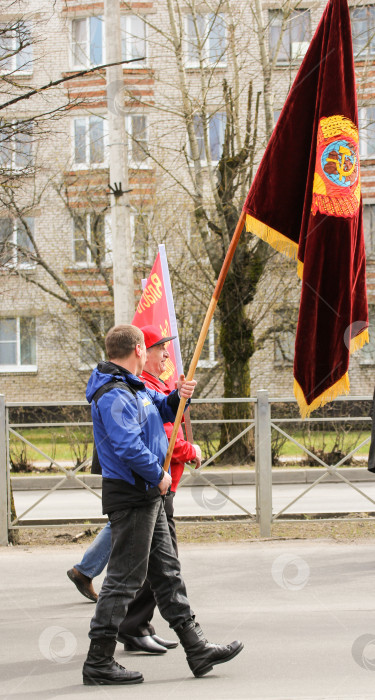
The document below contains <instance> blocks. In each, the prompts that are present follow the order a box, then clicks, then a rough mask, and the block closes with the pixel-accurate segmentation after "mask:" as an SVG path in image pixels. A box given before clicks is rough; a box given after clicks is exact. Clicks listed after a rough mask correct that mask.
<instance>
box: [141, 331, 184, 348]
mask: <svg viewBox="0 0 375 700" xmlns="http://www.w3.org/2000/svg"><path fill="white" fill-rule="evenodd" d="M140 330H141V331H142V333H143V335H144V337H145V343H146V348H147V350H148V349H149V348H153V347H154V345H161V344H162V343H167V342H168V340H173V339H174V338H176V337H177V336H176V335H170V336H168V337H167V338H163V336H162V334H161V332H160V330H159V328H157V327H156V326H143V328H141V329H140Z"/></svg>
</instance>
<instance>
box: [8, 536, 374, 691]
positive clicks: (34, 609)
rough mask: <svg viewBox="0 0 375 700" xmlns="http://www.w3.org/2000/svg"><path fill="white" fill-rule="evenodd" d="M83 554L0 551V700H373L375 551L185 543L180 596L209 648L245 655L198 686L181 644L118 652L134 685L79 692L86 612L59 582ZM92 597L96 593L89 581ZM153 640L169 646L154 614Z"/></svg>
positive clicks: (320, 545)
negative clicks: (160, 652)
mask: <svg viewBox="0 0 375 700" xmlns="http://www.w3.org/2000/svg"><path fill="white" fill-rule="evenodd" d="M83 551H84V548H79V547H74V548H72V547H66V548H61V549H59V548H58V547H48V548H44V549H42V548H32V549H27V548H23V547H20V548H18V547H14V548H6V547H5V548H0V568H1V572H2V573H1V578H0V591H1V595H0V608H1V620H2V622H1V625H0V635H1V644H0V663H1V666H0V669H1V670H0V673H1V679H2V682H1V690H0V698H2V699H4V700H55V699H60V698H61V700H75V699H76V698H81V697H82V698H90V700H91V699H92V700H109V699H112V698H113V699H115V700H117V698H118V699H119V700H120V698H121V700H123V698H125V697H129V698H131V699H132V700H172V699H173V700H191V698H200V697H202V698H204V699H205V700H323V699H324V700H327V699H328V698H329V699H330V700H370V699H371V700H373V698H374V697H375V692H374V681H375V673H374V672H373V671H374V668H375V666H374V655H373V649H374V643H375V612H374V608H375V605H374V590H375V563H374V562H375V540H374V543H373V544H372V543H370V544H369V543H366V544H362V543H358V542H357V543H356V544H355V545H354V544H336V543H332V542H321V541H319V542H318V541H315V542H295V541H292V542H262V543H243V544H237V545H233V544H231V545H220V544H217V545H199V546H197V545H194V546H193V545H185V546H184V545H183V546H181V552H180V557H181V561H182V568H183V574H184V578H185V580H186V582H187V586H188V592H189V598H190V601H191V604H192V606H193V608H194V610H195V611H196V613H197V619H198V620H199V621H200V622H201V624H202V627H203V629H204V631H205V633H206V634H207V636H208V638H209V639H212V640H213V641H217V642H224V643H225V642H229V641H231V640H232V639H235V638H239V639H241V640H242V641H243V642H244V643H245V649H244V651H243V652H242V653H241V654H240V655H239V656H238V657H237V658H236V659H234V660H233V661H232V662H230V663H228V664H224V665H221V666H217V667H216V668H215V669H214V671H213V672H211V674H209V675H208V676H206V677H205V678H202V679H195V678H194V677H193V676H192V675H191V673H190V671H189V669H188V666H187V664H186V661H185V659H184V654H183V651H182V649H181V647H179V648H177V649H175V650H172V651H169V652H168V653H167V655H166V656H165V657H154V658H152V657H146V656H141V655H140V656H139V655H130V654H125V653H124V652H123V650H122V648H121V646H120V645H118V648H117V651H116V658H117V660H118V661H120V662H122V663H123V664H125V665H126V666H127V667H128V668H130V669H136V670H140V671H142V673H143V674H144V676H145V682H144V683H143V684H141V685H139V686H132V688H113V687H110V686H102V687H99V688H87V687H84V686H83V685H82V684H81V667H82V663H83V660H84V658H85V654H86V651H87V647H88V639H87V631H88V627H89V621H90V618H91V616H92V614H93V611H94V606H93V604H92V603H90V602H89V601H86V600H85V599H84V598H82V597H81V596H80V595H79V593H78V592H77V591H76V589H75V588H74V587H73V585H72V584H71V582H70V581H69V580H68V579H67V577H66V570H67V569H68V568H70V567H71V566H72V565H73V564H74V563H75V562H76V561H77V560H78V559H79V558H80V556H81V555H82V553H83ZM95 583H96V588H98V583H99V582H98V581H96V582H95ZM155 625H156V628H157V631H158V633H159V634H160V635H165V636H170V637H173V632H171V631H170V630H168V627H167V625H166V623H165V622H164V621H163V620H161V618H160V616H159V614H158V613H157V615H156V616H155Z"/></svg>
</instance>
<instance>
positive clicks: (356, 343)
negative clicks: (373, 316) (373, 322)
mask: <svg viewBox="0 0 375 700" xmlns="http://www.w3.org/2000/svg"><path fill="white" fill-rule="evenodd" d="M369 342H370V338H369V337H368V328H365V329H364V330H363V331H361V333H359V334H358V335H356V337H355V338H352V339H351V341H350V348H349V352H350V354H352V353H353V352H356V351H357V350H360V349H361V348H363V346H364V344H365V343H369Z"/></svg>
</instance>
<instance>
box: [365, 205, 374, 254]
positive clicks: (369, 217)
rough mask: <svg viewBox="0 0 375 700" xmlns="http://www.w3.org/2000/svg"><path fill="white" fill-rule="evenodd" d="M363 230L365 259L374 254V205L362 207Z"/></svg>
mask: <svg viewBox="0 0 375 700" xmlns="http://www.w3.org/2000/svg"><path fill="white" fill-rule="evenodd" d="M363 230H364V235H365V246H366V255H367V257H370V256H373V255H374V254H375V204H364V205H363Z"/></svg>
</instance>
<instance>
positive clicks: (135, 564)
mask: <svg viewBox="0 0 375 700" xmlns="http://www.w3.org/2000/svg"><path fill="white" fill-rule="evenodd" d="M110 520H111V530H112V551H111V556H110V558H109V562H108V568H107V575H106V578H105V580H104V583H103V586H102V589H101V591H100V594H99V599H98V602H97V605H96V610H95V614H94V617H93V618H92V620H91V625H90V632H89V637H90V638H91V639H103V638H107V639H115V638H116V637H117V634H118V630H119V627H120V624H121V622H122V621H123V620H124V618H125V616H126V611H127V608H128V606H129V603H130V601H131V600H133V598H134V597H135V595H136V593H137V591H138V590H139V588H140V587H141V586H142V585H143V583H144V581H145V579H146V576H147V578H148V580H149V583H150V586H151V589H152V591H153V594H154V597H155V600H156V603H157V605H158V608H159V610H160V613H161V614H162V616H163V617H164V619H165V620H167V622H168V623H169V626H170V627H171V628H173V629H176V628H177V627H180V626H181V625H182V624H183V623H184V622H186V621H187V620H189V619H191V618H192V617H193V616H194V613H193V611H192V610H191V608H190V605H189V601H188V599H187V595H186V588H185V583H184V581H183V579H182V576H181V567H180V562H179V561H178V559H177V557H176V554H175V552H174V549H173V545H172V540H171V536H170V533H169V529H168V524H167V518H166V514H165V510H164V504H163V501H162V500H161V499H158V500H156V501H153V502H151V503H148V504H147V505H145V506H142V507H141V508H127V509H125V510H122V511H116V512H114V513H111V516H110Z"/></svg>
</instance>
